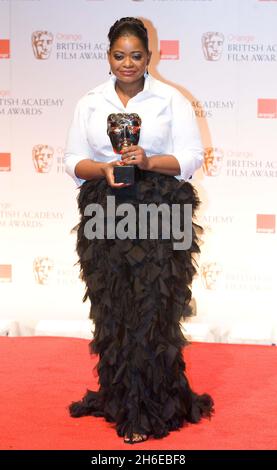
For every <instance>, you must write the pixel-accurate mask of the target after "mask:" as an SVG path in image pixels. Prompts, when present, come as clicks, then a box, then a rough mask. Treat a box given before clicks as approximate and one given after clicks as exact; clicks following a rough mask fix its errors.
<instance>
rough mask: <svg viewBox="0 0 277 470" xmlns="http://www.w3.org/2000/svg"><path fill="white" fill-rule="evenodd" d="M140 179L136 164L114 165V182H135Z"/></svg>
mask: <svg viewBox="0 0 277 470" xmlns="http://www.w3.org/2000/svg"><path fill="white" fill-rule="evenodd" d="M137 179H138V168H137V167H136V165H122V166H115V167H114V182H115V183H125V184H134V183H135V181H137Z"/></svg>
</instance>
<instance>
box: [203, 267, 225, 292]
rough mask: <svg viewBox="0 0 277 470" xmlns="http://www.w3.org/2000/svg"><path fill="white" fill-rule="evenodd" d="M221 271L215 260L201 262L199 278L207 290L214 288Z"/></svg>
mask: <svg viewBox="0 0 277 470" xmlns="http://www.w3.org/2000/svg"><path fill="white" fill-rule="evenodd" d="M221 272H222V269H221V267H220V266H218V264H217V263H215V262H211V263H204V264H202V266H201V279H202V282H203V285H204V287H205V288H206V289H209V290H214V289H216V287H217V283H218V279H219V276H220V274H221Z"/></svg>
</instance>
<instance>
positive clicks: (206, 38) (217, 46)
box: [202, 32, 224, 61]
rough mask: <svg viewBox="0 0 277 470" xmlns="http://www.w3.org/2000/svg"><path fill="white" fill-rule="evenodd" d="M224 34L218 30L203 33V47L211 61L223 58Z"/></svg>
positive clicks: (205, 55) (205, 54) (206, 57)
mask: <svg viewBox="0 0 277 470" xmlns="http://www.w3.org/2000/svg"><path fill="white" fill-rule="evenodd" d="M223 43H224V36H223V34H222V33H218V32H207V33H204V34H202V49H203V53H204V57H205V59H207V60H210V61H216V60H219V59H220V58H221V54H222V50H223Z"/></svg>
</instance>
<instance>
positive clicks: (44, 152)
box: [32, 144, 54, 173]
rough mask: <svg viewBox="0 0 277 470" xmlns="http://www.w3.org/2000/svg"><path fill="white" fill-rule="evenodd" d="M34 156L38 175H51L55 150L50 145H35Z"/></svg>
mask: <svg viewBox="0 0 277 470" xmlns="http://www.w3.org/2000/svg"><path fill="white" fill-rule="evenodd" d="M32 155H33V163H34V166H35V169H36V171H37V172H38V173H49V171H50V169H51V166H52V162H53V155H54V149H53V148H52V147H50V146H49V145H40V144H39V145H35V146H34V147H33V150H32Z"/></svg>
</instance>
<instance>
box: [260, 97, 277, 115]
mask: <svg viewBox="0 0 277 470" xmlns="http://www.w3.org/2000/svg"><path fill="white" fill-rule="evenodd" d="M258 118H277V99H261V98H260V99H258Z"/></svg>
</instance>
